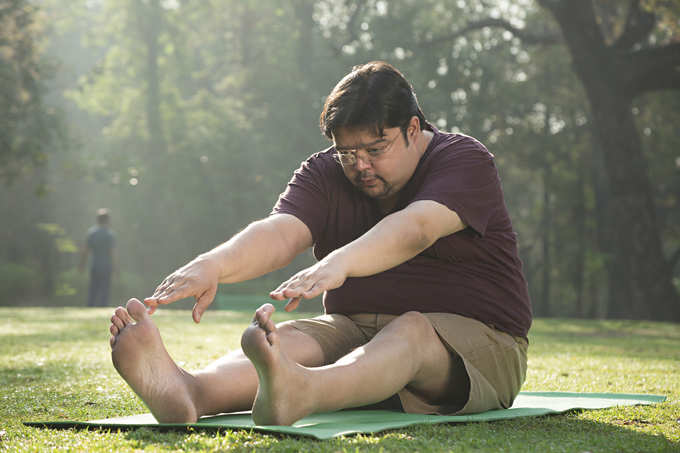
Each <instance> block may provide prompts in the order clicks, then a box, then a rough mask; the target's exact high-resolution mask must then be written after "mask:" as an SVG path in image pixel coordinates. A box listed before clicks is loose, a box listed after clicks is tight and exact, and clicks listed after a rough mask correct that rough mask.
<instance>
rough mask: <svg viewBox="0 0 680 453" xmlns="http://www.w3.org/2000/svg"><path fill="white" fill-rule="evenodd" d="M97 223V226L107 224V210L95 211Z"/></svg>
mask: <svg viewBox="0 0 680 453" xmlns="http://www.w3.org/2000/svg"><path fill="white" fill-rule="evenodd" d="M97 223H98V224H99V225H102V226H103V225H108V224H109V210H108V209H106V208H100V209H97Z"/></svg>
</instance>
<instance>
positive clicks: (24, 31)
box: [0, 0, 63, 183]
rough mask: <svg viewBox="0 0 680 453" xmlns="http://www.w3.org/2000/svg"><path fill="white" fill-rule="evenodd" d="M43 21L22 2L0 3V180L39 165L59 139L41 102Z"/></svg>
mask: <svg viewBox="0 0 680 453" xmlns="http://www.w3.org/2000/svg"><path fill="white" fill-rule="evenodd" d="M44 19H45V18H44V17H43V16H42V15H41V14H40V11H39V9H38V8H37V7H36V6H33V5H31V4H30V3H29V2H28V1H25V0H0V130H1V131H2V133H0V180H4V181H5V182H7V183H9V182H12V181H13V180H14V179H15V178H16V177H18V176H19V175H20V174H21V173H22V172H23V171H24V170H25V169H26V168H27V167H28V168H31V167H36V166H39V165H41V164H43V163H44V162H45V160H46V158H47V155H48V153H49V152H50V150H52V149H54V148H57V147H58V145H59V141H60V140H59V137H61V136H62V132H63V130H62V128H61V124H60V122H59V120H58V116H57V113H56V111H55V110H54V109H51V108H49V107H48V106H46V105H45V104H44V102H43V95H44V92H45V87H44V79H46V78H48V77H49V76H50V75H51V70H50V68H49V67H48V65H47V64H46V63H45V61H44V59H43V58H42V52H41V42H42V38H43V31H44Z"/></svg>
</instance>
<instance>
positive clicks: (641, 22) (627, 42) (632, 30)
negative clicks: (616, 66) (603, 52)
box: [613, 0, 656, 50]
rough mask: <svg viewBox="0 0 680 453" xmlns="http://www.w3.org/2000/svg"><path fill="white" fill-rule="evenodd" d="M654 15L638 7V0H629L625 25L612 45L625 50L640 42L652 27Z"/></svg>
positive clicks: (654, 20) (654, 19) (654, 21)
mask: <svg viewBox="0 0 680 453" xmlns="http://www.w3.org/2000/svg"><path fill="white" fill-rule="evenodd" d="M655 24H656V16H655V15H654V14H653V13H650V12H648V11H645V10H643V9H642V8H640V0H631V3H630V8H629V9H628V17H627V18H626V26H625V28H624V29H623V32H622V33H621V35H620V36H619V37H618V39H617V40H616V42H615V43H614V45H613V47H614V48H616V49H620V50H626V49H630V48H631V47H633V46H634V45H635V44H637V43H639V42H642V41H643V40H644V39H645V38H646V37H647V36H649V34H650V33H651V32H652V30H653V29H654V25H655Z"/></svg>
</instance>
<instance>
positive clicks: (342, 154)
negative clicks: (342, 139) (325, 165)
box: [333, 135, 399, 167]
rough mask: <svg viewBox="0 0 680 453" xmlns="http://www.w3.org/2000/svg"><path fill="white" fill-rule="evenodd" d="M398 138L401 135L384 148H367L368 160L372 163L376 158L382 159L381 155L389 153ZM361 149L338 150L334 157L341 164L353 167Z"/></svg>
mask: <svg viewBox="0 0 680 453" xmlns="http://www.w3.org/2000/svg"><path fill="white" fill-rule="evenodd" d="M397 138H399V135H397V136H396V137H394V138H393V139H392V140H390V141H389V142H388V143H387V145H386V146H385V147H383V148H366V150H365V152H366V158H367V159H368V161H369V162H370V163H371V164H372V163H373V162H375V161H376V160H378V159H380V157H382V156H384V155H385V154H387V152H388V151H389V150H390V149H391V148H392V145H393V144H394V142H395V141H396V140H397ZM359 151H361V149H356V150H353V151H336V152H335V154H334V155H333V157H334V158H335V160H336V161H338V162H340V164H341V165H343V166H346V167H351V166H353V165H355V164H356V163H357V159H358V158H357V153H358V152H359Z"/></svg>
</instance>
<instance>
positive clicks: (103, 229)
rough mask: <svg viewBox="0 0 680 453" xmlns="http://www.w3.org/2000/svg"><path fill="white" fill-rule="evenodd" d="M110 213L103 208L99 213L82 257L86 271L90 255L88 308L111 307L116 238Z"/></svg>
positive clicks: (89, 232) (81, 266) (88, 234)
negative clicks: (111, 226) (110, 291)
mask: <svg viewBox="0 0 680 453" xmlns="http://www.w3.org/2000/svg"><path fill="white" fill-rule="evenodd" d="M109 221H110V219H109V211H108V210H107V209H105V208H101V209H99V210H98V211H97V225H95V226H93V227H91V228H90V229H89V230H88V232H87V239H86V241H85V245H84V246H83V248H82V252H81V255H80V266H79V267H80V270H81V271H83V270H84V269H85V263H86V262H87V258H88V255H90V254H91V255H92V259H91V260H90V285H89V290H88V294H87V306H88V307H106V306H108V305H109V288H110V287H111V273H112V272H113V247H114V245H115V236H114V234H113V232H112V231H111V229H110V228H109Z"/></svg>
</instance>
